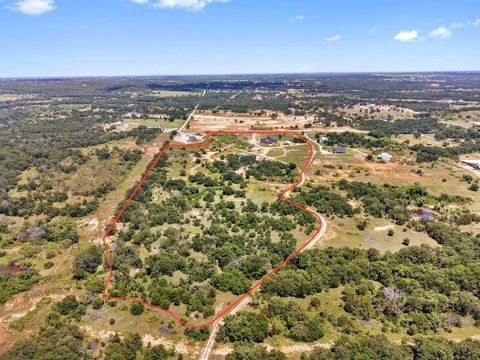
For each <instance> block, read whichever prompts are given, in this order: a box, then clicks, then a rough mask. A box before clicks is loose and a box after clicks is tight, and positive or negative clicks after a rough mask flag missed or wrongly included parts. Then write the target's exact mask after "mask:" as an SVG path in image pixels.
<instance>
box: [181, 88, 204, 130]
mask: <svg viewBox="0 0 480 360" xmlns="http://www.w3.org/2000/svg"><path fill="white" fill-rule="evenodd" d="M206 93H207V90H203V92H202V95H200V97H203V96H205V94H206ZM199 106H200V102H199V103H198V104H197V105H195V107H194V109H193V111H192V112H191V113H190V115H188V117H187V120H186V121H185V122H184V123H183V125H182V126H181V127H179V128H178V130H177V131H178V132H179V133H181V132H182V131H183V130H185V128H186V127H187V125H188V123H189V122H190V120H192V118H193V116H194V115H195V113H196V112H197V110H198V107H199Z"/></svg>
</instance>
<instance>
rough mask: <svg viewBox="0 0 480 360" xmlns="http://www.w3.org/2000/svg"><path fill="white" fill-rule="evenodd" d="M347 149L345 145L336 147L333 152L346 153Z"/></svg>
mask: <svg viewBox="0 0 480 360" xmlns="http://www.w3.org/2000/svg"><path fill="white" fill-rule="evenodd" d="M346 152H347V150H346V149H345V148H344V147H343V146H337V147H334V148H333V150H332V153H333V154H345V153H346Z"/></svg>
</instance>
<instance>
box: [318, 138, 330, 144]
mask: <svg viewBox="0 0 480 360" xmlns="http://www.w3.org/2000/svg"><path fill="white" fill-rule="evenodd" d="M319 141H320V142H321V143H324V142H326V141H328V137H326V136H322V137H320V139H319Z"/></svg>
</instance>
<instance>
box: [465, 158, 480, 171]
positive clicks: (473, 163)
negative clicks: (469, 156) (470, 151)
mask: <svg viewBox="0 0 480 360" xmlns="http://www.w3.org/2000/svg"><path fill="white" fill-rule="evenodd" d="M462 163H464V164H465V165H468V166H470V167H471V168H472V169H475V170H480V160H463V161H462Z"/></svg>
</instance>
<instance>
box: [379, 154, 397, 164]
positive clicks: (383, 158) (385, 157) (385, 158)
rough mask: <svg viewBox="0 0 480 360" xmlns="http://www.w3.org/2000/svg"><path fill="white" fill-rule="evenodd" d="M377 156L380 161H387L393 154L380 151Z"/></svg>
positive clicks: (391, 158) (390, 159)
mask: <svg viewBox="0 0 480 360" xmlns="http://www.w3.org/2000/svg"><path fill="white" fill-rule="evenodd" d="M378 158H379V159H380V160H382V161H387V162H388V161H392V160H393V156H392V155H390V154H388V153H381V154H379V155H378Z"/></svg>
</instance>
